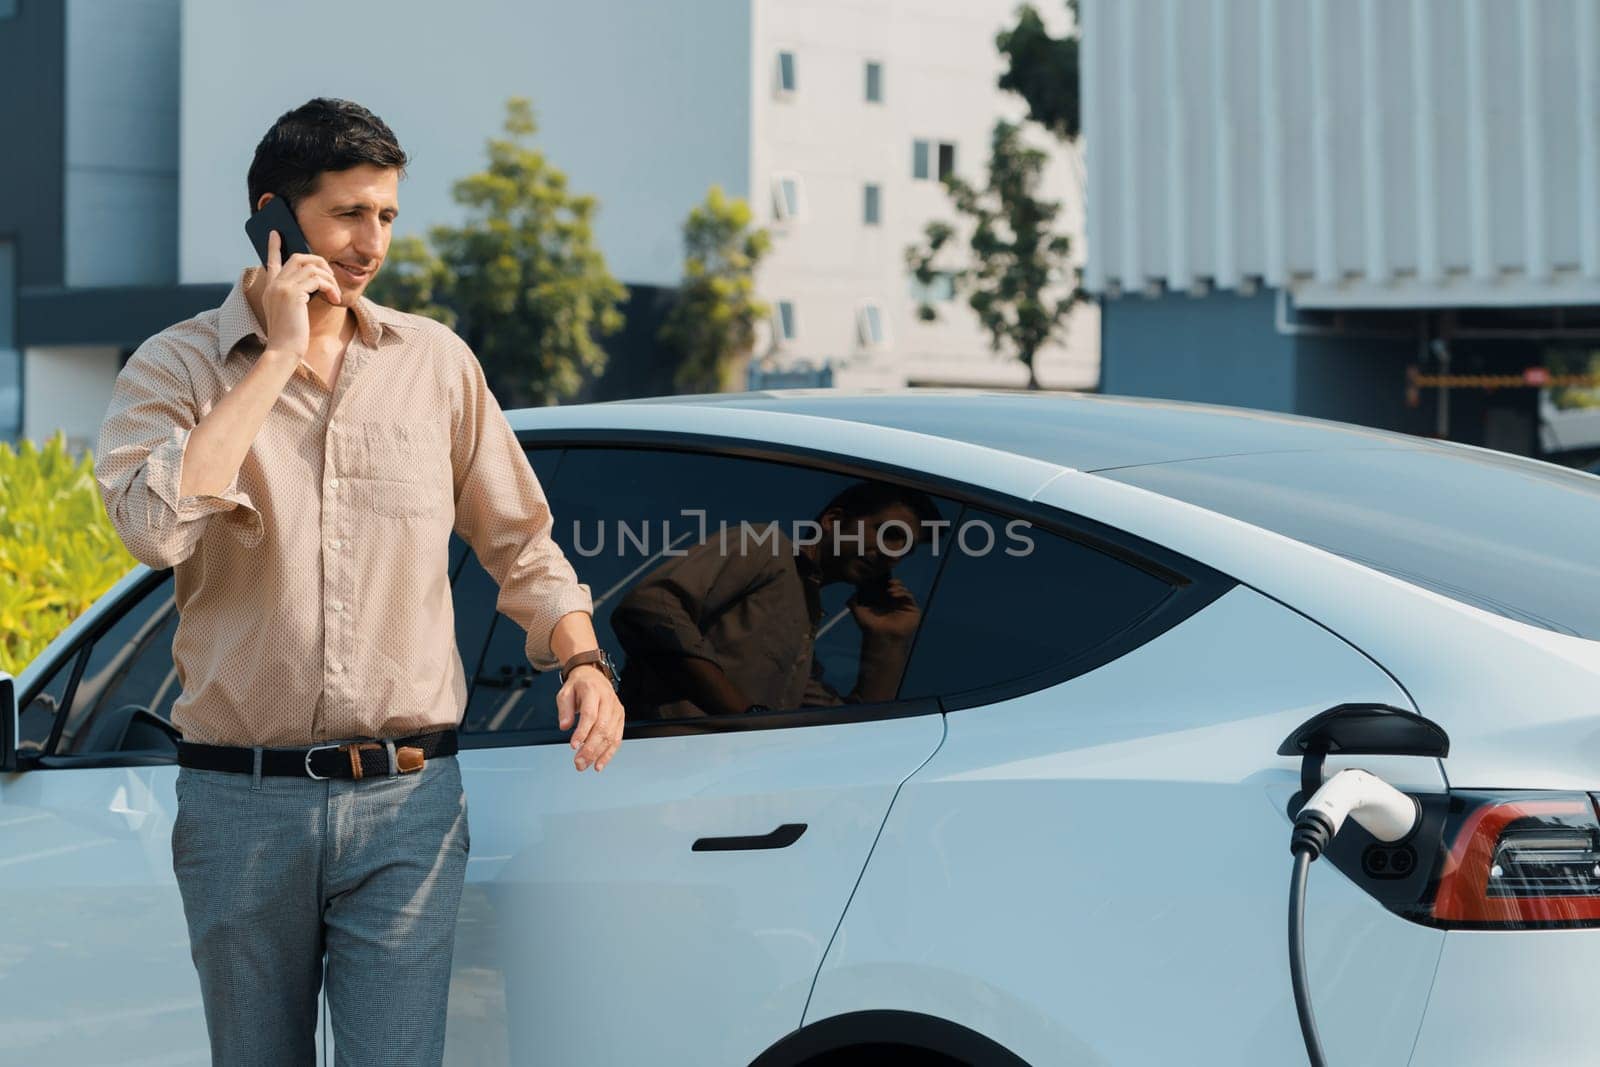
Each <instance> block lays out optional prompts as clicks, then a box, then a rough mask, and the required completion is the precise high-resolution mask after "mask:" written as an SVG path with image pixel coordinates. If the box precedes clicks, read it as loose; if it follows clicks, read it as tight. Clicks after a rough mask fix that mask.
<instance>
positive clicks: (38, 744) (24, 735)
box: [17, 648, 82, 757]
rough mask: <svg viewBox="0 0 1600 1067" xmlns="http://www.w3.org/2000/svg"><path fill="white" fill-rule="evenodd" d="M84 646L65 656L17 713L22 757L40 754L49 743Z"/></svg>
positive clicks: (18, 743) (18, 750) (18, 746)
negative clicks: (52, 728) (68, 684)
mask: <svg viewBox="0 0 1600 1067" xmlns="http://www.w3.org/2000/svg"><path fill="white" fill-rule="evenodd" d="M81 653H82V649H81V648H80V649H79V650H78V651H76V652H74V653H72V654H71V655H70V656H67V657H65V658H64V659H62V661H61V663H60V664H59V665H58V666H57V667H56V669H55V673H54V674H52V675H51V676H50V678H49V680H48V681H46V682H45V683H44V685H42V686H40V687H39V688H38V690H37V691H36V692H35V693H34V694H33V696H32V697H30V698H29V699H28V702H27V703H26V704H24V705H22V710H21V711H20V712H19V713H18V715H17V753H18V754H19V755H21V756H23V757H28V756H37V755H40V754H41V753H43V752H44V749H45V746H46V745H47V744H49V742H50V729H51V727H53V726H54V725H55V722H56V716H57V715H59V714H60V713H61V706H62V704H63V703H64V701H65V698H66V694H67V683H68V682H69V681H71V680H72V668H73V665H74V664H76V663H77V662H78V657H79V656H80V655H81Z"/></svg>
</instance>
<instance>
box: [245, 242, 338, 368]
mask: <svg viewBox="0 0 1600 1067" xmlns="http://www.w3.org/2000/svg"><path fill="white" fill-rule="evenodd" d="M282 246H283V240H282V236H281V235H280V234H279V233H278V231H277V230H273V231H272V234H271V235H270V236H269V237H268V238H267V266H266V270H267V283H266V286H265V288H264V289H263V290H262V293H261V305H262V307H263V308H264V309H265V311H266V316H267V323H266V326H267V348H268V349H271V350H276V351H279V352H284V353H290V352H292V353H293V354H294V356H295V358H296V359H297V360H298V359H300V358H302V357H304V356H305V354H306V351H307V349H309V348H310V346H311V315H310V312H309V311H308V309H307V304H308V303H309V302H310V300H311V298H312V296H314V295H316V294H318V293H321V294H322V296H323V298H324V299H325V300H327V301H328V303H330V304H335V305H337V304H338V303H339V301H340V299H341V296H340V293H339V283H338V281H337V280H336V279H335V278H334V275H333V268H332V267H330V266H329V265H328V261H327V260H325V259H323V258H322V257H321V256H318V255H312V254H310V253H306V252H299V253H296V254H295V255H292V256H290V257H289V262H287V263H285V262H283V259H282V253H281V251H280V250H281V248H282Z"/></svg>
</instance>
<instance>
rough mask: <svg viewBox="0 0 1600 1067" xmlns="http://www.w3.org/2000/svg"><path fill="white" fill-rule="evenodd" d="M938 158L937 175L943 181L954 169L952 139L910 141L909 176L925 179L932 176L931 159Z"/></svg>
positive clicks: (954, 158)
mask: <svg viewBox="0 0 1600 1067" xmlns="http://www.w3.org/2000/svg"><path fill="white" fill-rule="evenodd" d="M935 159H937V160H938V166H939V170H938V177H939V180H940V181H944V180H945V179H946V178H948V177H950V175H952V174H954V173H955V171H956V146H955V143H954V142H953V141H938V142H934V141H913V142H911V177H913V178H915V179H916V180H917V181H927V180H928V179H929V178H931V177H933V176H934V174H933V161H934V160H935Z"/></svg>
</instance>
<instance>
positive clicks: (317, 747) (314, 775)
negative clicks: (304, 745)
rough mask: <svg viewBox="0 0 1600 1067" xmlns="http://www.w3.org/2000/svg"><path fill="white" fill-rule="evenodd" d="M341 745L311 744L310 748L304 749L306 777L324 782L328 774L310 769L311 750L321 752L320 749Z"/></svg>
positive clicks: (340, 746) (341, 746)
mask: <svg viewBox="0 0 1600 1067" xmlns="http://www.w3.org/2000/svg"><path fill="white" fill-rule="evenodd" d="M343 747H344V746H343V745H312V746H311V747H310V748H308V749H306V777H307V778H311V779H314V780H316V781H318V782H326V781H327V780H328V778H329V776H328V775H326V774H318V773H317V772H316V771H314V770H312V769H311V753H313V752H322V751H324V750H326V749H331V748H343Z"/></svg>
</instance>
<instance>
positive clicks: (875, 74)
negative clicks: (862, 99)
mask: <svg viewBox="0 0 1600 1067" xmlns="http://www.w3.org/2000/svg"><path fill="white" fill-rule="evenodd" d="M867 103H869V104H881V103H883V64H882V63H878V62H874V61H870V60H869V61H868V63H867Z"/></svg>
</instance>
